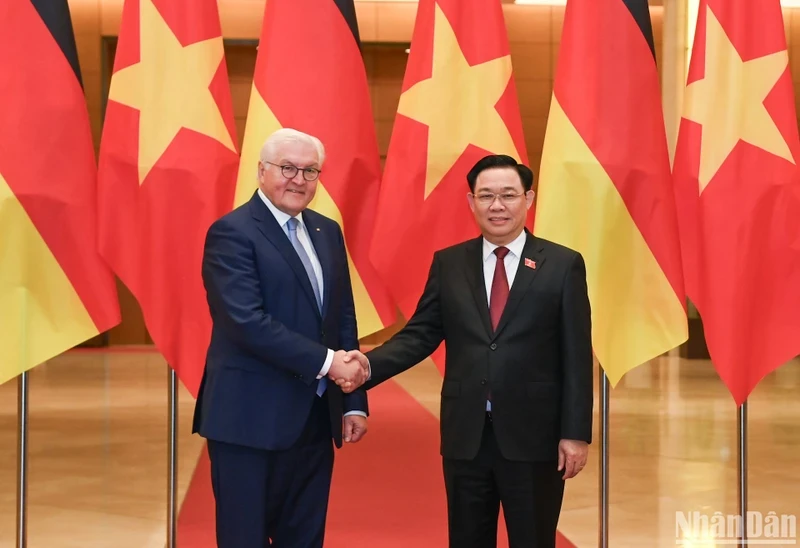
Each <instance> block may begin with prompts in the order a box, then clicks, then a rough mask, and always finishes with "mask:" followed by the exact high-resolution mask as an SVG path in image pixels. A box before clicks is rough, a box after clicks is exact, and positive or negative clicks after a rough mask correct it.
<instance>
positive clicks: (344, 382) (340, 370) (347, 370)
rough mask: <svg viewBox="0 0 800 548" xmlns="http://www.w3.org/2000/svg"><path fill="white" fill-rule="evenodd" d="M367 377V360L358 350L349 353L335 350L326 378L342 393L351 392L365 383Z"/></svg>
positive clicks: (368, 371) (368, 374) (368, 373)
mask: <svg viewBox="0 0 800 548" xmlns="http://www.w3.org/2000/svg"><path fill="white" fill-rule="evenodd" d="M369 376H370V370H369V360H368V359H367V357H366V356H365V355H364V354H362V353H361V352H359V351H358V350H351V351H350V352H345V351H344V350H337V351H336V352H335V353H334V354H333V362H332V363H331V367H330V369H328V378H329V379H330V380H332V381H333V382H335V383H336V385H337V386H339V387H340V388H341V389H342V392H345V393H350V392H352V391H353V390H355V389H356V388H358V387H359V386H361V385H362V384H364V383H365V382H367V379H368V378H369Z"/></svg>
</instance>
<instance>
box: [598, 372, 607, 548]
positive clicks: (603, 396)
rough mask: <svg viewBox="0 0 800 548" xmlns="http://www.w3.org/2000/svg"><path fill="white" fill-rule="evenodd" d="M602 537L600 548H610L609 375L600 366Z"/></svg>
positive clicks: (600, 505) (600, 521) (600, 520)
mask: <svg viewBox="0 0 800 548" xmlns="http://www.w3.org/2000/svg"><path fill="white" fill-rule="evenodd" d="M600 438H601V441H600V504H599V507H600V519H599V525H600V531H599V532H600V538H599V542H598V544H597V545H598V548H608V377H607V376H606V372H605V371H604V370H603V369H602V367H601V368H600Z"/></svg>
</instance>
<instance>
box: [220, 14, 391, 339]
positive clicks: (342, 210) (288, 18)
mask: <svg viewBox="0 0 800 548" xmlns="http://www.w3.org/2000/svg"><path fill="white" fill-rule="evenodd" d="M298 21H302V27H303V39H302V40H297V39H296V33H297V27H296V25H297V22H298ZM360 47H361V43H360V38H359V32H358V23H357V21H356V12H355V6H354V4H353V0H270V1H269V2H267V5H266V10H265V12H264V23H263V27H262V31H261V40H260V42H259V50H258V58H257V59H256V69H255V75H254V78H253V88H252V90H251V92H250V106H249V110H248V113H247V126H246V129H245V134H244V143H243V145H242V159H241V164H240V169H239V178H238V183H237V186H236V202H235V203H236V205H240V204H242V203H244V202H246V201H247V200H249V199H250V197H251V196H252V195H253V192H255V190H256V188H257V186H258V185H257V181H256V171H257V167H258V161H259V154H260V152H261V147H262V145H263V144H264V141H265V140H266V139H267V137H269V136H270V134H272V133H273V132H274V131H276V130H278V129H280V128H282V127H291V128H293V129H296V130H299V131H303V132H305V133H309V134H312V135H314V136H315V137H317V138H319V139H320V140H321V141H322V144H323V145H324V146H325V165H324V166H323V167H322V174H321V176H320V179H319V184H318V186H317V194H316V196H315V197H314V201H313V202H312V203H311V204H310V206H309V207H310V208H311V209H313V210H315V211H317V212H319V213H321V214H323V215H325V216H327V217H330V218H332V219H334V220H335V221H336V222H338V223H339V225H340V226H341V227H342V232H343V233H344V239H345V246H346V248H347V258H348V264H349V266H350V279H351V283H352V285H353V297H354V301H355V307H356V318H357V319H358V335H359V338H361V337H364V336H366V335H370V334H372V333H375V332H377V331H380V330H381V329H383V328H385V327H387V326H389V325H391V324H392V323H394V321H395V309H394V304H393V303H392V300H391V297H390V296H389V293H388V291H387V290H386V288H385V287H384V285H383V282H382V281H381V279H380V277H379V276H378V274H377V272H375V269H374V268H373V266H372V264H371V263H370V261H369V239H370V235H371V233H372V227H373V224H374V222H375V204H376V201H377V198H378V188H379V186H380V179H381V165H380V154H379V151H378V142H377V139H376V136H375V126H374V121H373V119H372V106H371V104H370V96H369V86H368V84H367V74H366V70H365V68H364V61H363V58H362V56H361V51H360ZM298 78H300V79H303V78H305V79H306V80H302V81H300V80H298ZM296 84H297V85H296Z"/></svg>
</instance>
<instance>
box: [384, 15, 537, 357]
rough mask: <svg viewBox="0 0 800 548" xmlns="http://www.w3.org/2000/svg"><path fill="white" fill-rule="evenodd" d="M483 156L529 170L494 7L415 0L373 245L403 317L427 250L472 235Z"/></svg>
mask: <svg viewBox="0 0 800 548" xmlns="http://www.w3.org/2000/svg"><path fill="white" fill-rule="evenodd" d="M487 154H507V155H509V156H512V157H514V158H516V159H517V160H518V161H520V162H522V163H527V153H526V151H525V143H524V140H523V133H522V122H521V118H520V114H519V105H518V103H517V92H516V86H515V84H514V78H513V74H512V66H511V56H510V54H509V46H508V37H507V34H506V26H505V20H504V18H503V11H502V5H501V3H500V2H498V1H497V0H471V1H470V2H464V1H462V0H420V2H419V8H418V10H417V19H416V23H415V26H414V34H413V36H412V41H411V52H410V54H409V58H408V65H407V67H406V73H405V78H404V80H403V86H402V95H401V96H400V103H399V106H398V111H397V116H396V118H395V122H394V128H393V131H392V137H391V141H390V143H389V150H388V154H387V158H386V166H385V169H384V177H383V183H382V186H381V194H380V200H379V205H378V216H377V220H376V225H375V231H374V234H373V240H372V248H371V257H372V260H373V262H374V264H375V267H376V268H377V269H378V271H379V272H380V274H381V276H382V277H383V279H384V280H385V281H386V283H387V285H388V286H389V287H390V290H391V292H392V295H393V297H394V298H395V301H396V302H397V303H398V306H399V307H400V310H401V311H402V312H403V314H404V315H405V317H406V318H408V317H410V316H411V314H412V313H413V311H414V309H415V307H416V304H417V301H418V300H419V297H420V295H421V294H422V290H423V288H424V287H425V280H426V279H427V276H428V270H429V268H430V264H431V260H432V259H433V253H434V252H435V251H436V250H438V249H441V248H443V247H447V246H449V245H453V244H455V243H458V242H461V241H464V240H466V239H469V238H473V237H475V236H477V235H478V234H479V231H478V228H477V226H476V224H475V220H474V218H473V216H472V212H471V211H470V209H469V206H468V202H467V193H468V192H469V186H468V185H467V179H466V175H467V172H468V171H469V170H470V169H471V168H472V166H473V165H474V164H475V162H477V161H478V160H479V159H480V158H482V157H483V156H486V155H487ZM436 361H437V363H440V362H441V360H436Z"/></svg>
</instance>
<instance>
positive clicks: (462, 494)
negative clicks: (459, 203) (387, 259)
mask: <svg viewBox="0 0 800 548" xmlns="http://www.w3.org/2000/svg"><path fill="white" fill-rule="evenodd" d="M467 180H468V182H469V187H470V193H469V195H468V200H469V204H470V207H471V209H472V211H473V212H474V215H475V219H476V221H477V223H478V225H479V226H480V229H481V232H482V236H481V237H479V238H477V239H474V240H470V241H467V242H464V243H461V244H458V245H455V246H452V247H449V248H447V249H443V250H441V251H438V252H437V253H435V255H434V258H433V264H432V265H431V269H430V274H429V277H428V281H427V285H426V286H425V290H424V292H423V294H422V297H421V298H420V300H419V304H418V306H417V309H416V311H415V312H414V315H413V316H412V317H411V318H410V319H409V321H408V323H407V325H406V326H405V327H404V328H403V329H402V330H401V331H400V332H399V333H397V334H396V335H395V336H393V337H392V338H391V339H390V340H389V341H387V342H386V343H385V344H383V345H382V346H380V347H378V348H376V349H375V350H373V351H371V352H368V353H367V355H366V357H367V358H368V360H369V365H370V366H371V370H372V377H371V379H370V380H369V381H367V384H365V387H366V388H372V387H374V386H376V385H378V384H380V383H381V382H383V381H385V380H387V379H389V378H390V377H393V376H394V375H397V374H398V373H401V372H402V371H405V370H407V369H409V368H410V367H412V366H414V365H415V364H417V363H419V362H420V361H422V360H423V359H425V358H426V357H427V356H428V355H430V354H431V353H433V351H434V350H436V348H437V347H438V346H439V344H440V343H441V342H442V341H443V340H444V342H445V344H446V350H447V357H446V364H445V373H444V381H443V385H442V393H441V396H442V399H441V453H442V456H443V467H444V479H445V488H446V492H447V504H448V520H449V536H450V546H451V547H452V548H473V547H474V548H490V547H495V546H496V544H497V522H498V513H499V506H500V504H501V503H502V505H503V512H504V515H505V520H506V524H507V529H508V537H509V542H510V547H511V548H545V547H553V546H555V537H556V525H557V523H558V517H559V513H560V511H561V503H562V497H563V492H564V480H566V479H568V478H571V477H574V476H575V475H576V474H577V473H578V472H579V471H580V470H581V469H582V468H583V467H584V466H585V464H586V458H587V454H588V444H589V443H590V442H591V435H592V399H593V394H592V372H593V371H592V370H593V362H592V341H591V312H590V306H589V298H588V291H587V284H586V270H585V266H584V261H583V258H582V257H581V255H580V254H579V253H577V252H575V251H572V250H570V249H567V248H566V247H563V246H561V245H557V244H555V243H552V242H549V241H546V240H543V239H541V238H537V237H535V236H533V235H532V234H530V233H529V232H528V231H527V230H525V228H524V224H525V219H526V215H527V212H528V209H529V208H530V207H531V205H532V204H533V191H532V190H531V187H532V185H533V174H532V172H531V170H530V169H528V168H527V167H525V166H523V165H519V164H517V162H516V160H514V159H513V158H511V157H509V156H488V157H486V158H483V159H482V160H480V161H479V162H478V163H477V164H476V165H475V167H474V168H473V169H472V170H471V171H470V173H469V174H468V176H467ZM564 222H569V220H568V219H565V220H564ZM351 356H352V357H357V358H358V359H359V360H364V357H363V356H362V355H358V354H357V353H355V352H353V353H350V354H349V355H348V358H349V357H351ZM364 361H365V360H364ZM337 382H338V381H337Z"/></svg>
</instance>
